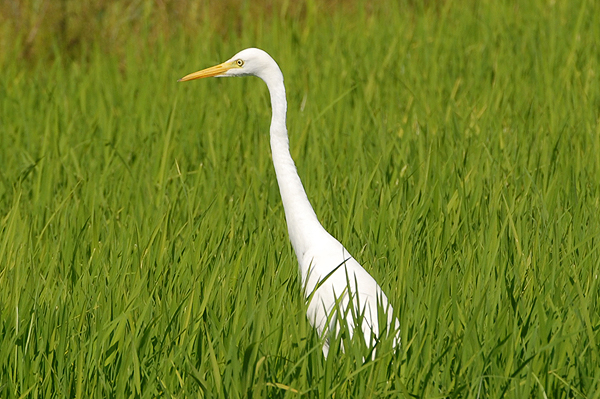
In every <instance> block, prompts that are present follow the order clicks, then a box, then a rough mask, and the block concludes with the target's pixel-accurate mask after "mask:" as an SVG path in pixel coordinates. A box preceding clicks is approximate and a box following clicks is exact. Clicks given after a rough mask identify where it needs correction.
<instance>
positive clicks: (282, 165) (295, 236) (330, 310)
mask: <svg viewBox="0 0 600 399" xmlns="http://www.w3.org/2000/svg"><path fill="white" fill-rule="evenodd" d="M233 76H256V77H258V78H260V79H262V80H263V81H264V82H265V83H266V85H267V88H268V91H269V94H270V99H271V112H272V114H271V126H270V144H271V157H272V160H273V166H274V168H275V175H276V178H277V183H278V186H279V191H280V194H281V200H282V204H283V209H284V212H285V219H286V222H287V227H288V234H289V239H290V241H291V244H292V247H293V248H294V252H295V253H296V257H297V258H298V267H299V271H300V276H301V280H302V290H303V291H304V292H303V294H304V297H305V299H306V302H307V311H306V314H307V317H308V321H309V323H310V324H311V325H312V326H313V327H314V328H315V329H316V330H317V334H318V335H319V337H321V338H322V339H323V346H322V351H323V354H324V356H325V357H327V356H328V353H329V349H330V342H331V340H332V338H333V337H335V334H337V333H339V331H340V322H343V320H345V321H346V323H347V326H348V330H347V331H348V332H349V335H350V338H351V337H352V335H353V334H355V333H356V331H359V328H360V331H362V336H363V339H364V340H365V343H366V345H367V347H369V348H371V349H372V356H373V357H374V356H375V345H376V344H377V342H378V341H379V340H380V338H382V336H383V335H384V334H386V335H389V334H393V347H394V348H397V347H398V346H399V343H400V334H399V332H400V326H399V321H398V319H397V317H396V316H395V315H394V310H393V308H392V306H391V304H390V303H389V301H388V298H387V296H386V295H385V293H384V292H383V290H382V289H381V287H380V286H379V284H377V282H376V281H375V279H374V278H373V277H372V276H371V275H370V274H369V273H368V272H367V271H366V270H365V269H364V268H363V267H362V266H361V265H360V264H359V263H358V262H357V261H356V260H355V259H354V257H352V255H350V253H349V252H348V250H346V248H345V247H344V246H343V245H342V244H341V243H340V242H339V241H338V240H337V239H335V238H334V237H333V236H332V235H331V234H329V233H328V232H327V231H326V230H325V228H324V227H323V226H322V225H321V223H320V222H319V220H318V218H317V215H316V214H315V211H314V210H313V207H312V206H311V204H310V202H309V199H308V196H307V194H306V191H305V189H304V186H303V185H302V181H301V180H300V176H299V175H298V172H297V170H296V165H295V163H294V160H293V159H292V156H291V154H290V145H289V138H288V132H287V126H286V114H287V100H286V91H285V85H284V81H283V80H284V79H283V73H282V72H281V69H280V68H279V65H278V64H277V62H276V61H275V60H274V59H273V58H272V57H271V56H270V55H269V54H268V53H267V52H265V51H263V50H261V49H258V48H247V49H245V50H242V51H240V52H238V53H237V54H235V55H234V56H233V57H231V58H230V59H228V60H227V61H225V62H223V63H221V64H218V65H215V66H212V67H210V68H206V69H202V70H200V71H198V72H194V73H190V74H188V75H186V76H184V77H183V78H181V79H179V82H186V81H190V80H194V79H201V78H207V77H233ZM380 319H381V320H380ZM380 326H383V328H381V327H380ZM341 349H342V350H344V343H342V346H341Z"/></svg>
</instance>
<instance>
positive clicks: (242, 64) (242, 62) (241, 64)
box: [235, 60, 244, 67]
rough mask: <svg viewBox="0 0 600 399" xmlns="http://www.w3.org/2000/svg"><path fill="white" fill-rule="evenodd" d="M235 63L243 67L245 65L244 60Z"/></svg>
mask: <svg viewBox="0 0 600 399" xmlns="http://www.w3.org/2000/svg"><path fill="white" fill-rule="evenodd" d="M235 64H236V65H237V66H239V67H243V66H244V60H237V61H236V62H235Z"/></svg>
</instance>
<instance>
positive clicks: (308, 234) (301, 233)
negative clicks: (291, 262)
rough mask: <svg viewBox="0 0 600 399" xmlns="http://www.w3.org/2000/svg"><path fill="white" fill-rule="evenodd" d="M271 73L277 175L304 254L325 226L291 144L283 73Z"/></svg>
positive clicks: (288, 217) (297, 245) (269, 84)
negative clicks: (319, 217)
mask: <svg viewBox="0 0 600 399" xmlns="http://www.w3.org/2000/svg"><path fill="white" fill-rule="evenodd" d="M277 72H278V73H271V74H270V76H269V77H268V78H266V79H265V78H263V80H264V81H265V83H266V84H267V87H268V88H269V93H270V95H271V107H272V112H273V115H272V118H271V153H272V157H273V166H274V167H275V174H276V175H277V183H278V184H279V191H280V193H281V201H282V203H283V208H284V210H285V218H286V220H287V225H288V232H289V235H290V241H291V242H292V245H293V247H294V251H295V252H296V256H297V257H298V259H299V260H300V258H301V257H302V256H303V255H304V253H305V252H306V250H307V248H308V246H309V245H310V243H311V242H313V241H314V240H317V239H319V236H320V234H321V233H325V234H327V233H326V232H325V229H324V228H323V227H322V226H321V224H320V223H319V220H318V219H317V215H316V214H315V212H314V210H313V208H312V206H311V205H310V202H309V201H308V197H307V196H306V191H304V186H303V185H302V182H301V181H300V177H299V176H298V171H297V170H296V165H295V164H294V160H293V159H292V156H291V155H290V145H289V139H288V134H287V128H286V111H287V101H286V98H285V86H284V84H283V74H282V73H281V71H280V70H279V68H277Z"/></svg>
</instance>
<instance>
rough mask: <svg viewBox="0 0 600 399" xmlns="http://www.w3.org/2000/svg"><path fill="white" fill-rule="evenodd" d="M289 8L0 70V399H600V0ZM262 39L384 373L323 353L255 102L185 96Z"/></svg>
mask: <svg viewBox="0 0 600 399" xmlns="http://www.w3.org/2000/svg"><path fill="white" fill-rule="evenodd" d="M305 4H308V5H311V4H312V7H313V8H312V11H310V10H311V9H310V8H307V9H308V10H309V11H307V12H306V13H305V14H303V18H299V19H291V18H288V19H285V18H284V19H280V18H277V17H267V16H266V14H265V16H261V14H260V13H258V14H257V16H254V17H253V19H252V20H250V21H248V20H246V23H244V24H242V25H241V26H242V28H241V31H240V32H239V35H229V36H227V38H226V39H222V38H221V37H220V36H219V35H215V34H213V33H212V32H213V31H212V30H211V29H213V28H212V27H211V26H210V25H206V26H204V25H199V26H198V27H197V29H198V32H197V36H196V37H189V36H185V35H184V34H183V33H181V34H179V35H178V34H173V35H171V36H170V37H169V38H168V39H165V40H156V42H155V43H154V44H153V45H152V46H147V45H145V43H147V42H145V40H146V39H145V36H144V34H145V33H144V32H143V31H142V32H141V33H140V32H138V33H137V35H133V36H132V37H130V38H128V39H123V43H124V44H123V46H125V47H124V48H125V49H126V51H122V52H116V53H111V52H110V51H107V50H106V47H104V45H103V44H101V43H98V44H95V43H93V42H91V43H90V45H89V49H88V50H86V51H84V52H81V53H79V55H78V53H74V54H73V53H69V54H67V53H64V52H63V50H60V46H57V47H56V49H57V50H56V52H55V54H54V56H53V58H54V60H53V62H51V63H48V62H46V61H44V62H39V63H35V62H30V61H28V62H25V61H23V60H21V61H18V60H15V61H14V62H6V67H5V68H3V70H2V72H1V76H2V77H1V81H0V92H1V94H0V98H1V99H2V100H1V103H0V104H1V107H2V108H1V111H0V112H1V115H2V117H1V120H2V121H1V124H0V161H1V163H2V168H1V170H0V179H1V181H0V182H1V184H0V231H1V234H0V287H1V289H0V336H1V337H2V339H1V342H0V378H1V380H0V396H1V397H3V398H10V397H15V398H18V397H52V396H72V397H84V396H95V397H125V396H132V397H156V396H172V397H206V398H212V397H223V398H224V397H227V398H231V397H298V396H304V397H331V396H335V397H360V398H365V397H398V396H400V397H402V396H403V397H472V398H480V397H481V398H482V397H495V398H500V397H514V398H523V397H552V398H559V397H576V398H579V397H586V398H587V397H589V398H592V397H598V392H600V386H599V384H600V371H599V370H600V367H598V366H599V364H600V359H599V356H600V353H599V346H598V340H599V339H600V336H599V333H598V329H599V327H600V315H599V309H598V295H599V292H598V291H599V290H598V273H599V270H600V253H599V248H600V246H599V240H600V220H599V219H600V216H599V215H600V189H599V188H600V183H599V181H600V178H599V176H600V174H599V173H600V124H599V117H600V116H599V109H600V83H599V78H598V76H599V75H598V74H599V71H600V69H599V58H600V55H599V54H600V49H599V48H598V40H597V38H598V37H600V20H599V19H600V10H599V9H598V5H597V4H596V3H595V2H592V1H574V2H542V1H533V2H529V3H527V4H512V3H506V2H486V1H484V2H479V3H477V4H473V3H471V2H468V1H465V2H446V3H443V4H441V6H439V7H437V6H436V7H420V6H418V5H414V4H409V3H400V4H396V3H393V4H392V3H390V4H385V6H383V5H382V6H380V7H371V8H367V11H364V10H365V7H363V5H361V3H358V6H357V7H356V8H355V9H353V10H354V11H352V12H348V11H345V12H339V13H337V12H335V10H334V12H328V13H320V12H319V11H320V10H319V8H318V4H319V3H310V2H307V3H305ZM307 7H308V6H307ZM231 12H232V13H233V12H234V11H231ZM242 12H243V10H242V11H241V12H240V15H243V14H241V13H242ZM99 40H100V39H99ZM15 43H16V44H15V46H18V45H19V44H18V43H19V42H18V41H17V42H15ZM251 45H252V46H258V47H262V48H264V49H266V50H267V51H269V52H270V53H271V54H272V55H273V56H274V57H275V58H276V59H277V61H278V62H279V64H280V66H281V67H282V69H283V72H284V74H285V77H286V84H287V91H288V101H289V121H288V128H289V130H290V140H291V146H292V153H293V156H294V158H295V159H296V161H297V166H298V169H299V173H300V176H301V177H302V179H303V182H304V184H305V187H306V190H307V192H308V195H309V198H310V199H311V201H312V204H313V206H314V208H315V210H316V212H317V214H318V215H319V217H320V220H321V221H322V223H323V224H324V226H325V227H326V228H327V229H328V230H329V231H330V232H331V233H332V234H333V235H335V236H336V237H338V238H339V239H340V240H341V241H342V242H343V243H344V244H345V246H346V247H347V248H348V249H349V250H350V251H351V252H352V253H353V255H354V256H355V257H356V258H357V259H358V260H359V261H360V262H361V263H362V264H363V265H364V267H365V268H366V269H367V270H368V271H369V272H370V273H371V274H373V276H374V277H375V278H376V279H377V281H378V282H379V283H380V285H381V286H382V287H383V288H384V290H385V291H386V293H387V294H388V297H389V299H390V301H391V303H392V304H393V305H394V307H395V309H396V311H397V313H398V317H399V319H400V323H401V326H402V331H401V338H402V346H401V349H400V351H399V352H398V353H393V351H392V350H391V346H390V342H388V341H389V340H388V341H386V340H384V341H382V343H381V348H380V349H378V355H377V357H376V359H375V360H373V361H371V360H368V361H366V362H363V361H362V359H365V358H366V359H369V357H368V356H367V357H365V348H361V345H360V340H355V341H354V343H355V345H350V346H348V348H347V350H346V351H345V352H342V351H340V349H339V348H340V342H339V340H338V341H335V342H333V344H332V349H331V351H330V356H329V357H328V358H327V359H325V358H324V357H323V356H322V353H321V342H320V340H319V338H318V337H317V336H316V334H315V332H314V331H313V329H312V328H311V327H310V325H309V323H308V321H307V320H306V317H305V305H304V301H303V298H302V296H301V294H300V288H301V287H300V286H301V284H300V281H299V278H298V272H297V266H296V260H295V256H294V254H293V251H292V249H291V247H290V245H289V243H288V238H287V231H286V226H285V220H284V215H283V210H282V206H281V202H280V198H279V193H278V188H277V185H276V182H275V177H274V172H273V169H272V166H271V161H270V152H269V138H268V134H267V132H268V124H269V120H270V109H269V105H268V93H267V91H266V88H265V87H264V85H263V84H262V83H261V82H260V81H259V80H258V79H221V80H218V79H214V80H206V81H199V82H192V83H189V84H177V83H176V80H177V79H178V78H180V77H181V76H183V75H185V74H186V73H189V72H192V71H194V70H197V69H199V68H201V67H205V66H209V65H212V64H214V63H217V62H220V61H222V60H224V59H226V58H227V57H229V56H231V55H232V54H234V53H235V52H236V51H237V50H239V49H241V48H244V47H248V46H251ZM65 54H67V55H65ZM342 335H344V332H343V331H342ZM346 335H347V333H346Z"/></svg>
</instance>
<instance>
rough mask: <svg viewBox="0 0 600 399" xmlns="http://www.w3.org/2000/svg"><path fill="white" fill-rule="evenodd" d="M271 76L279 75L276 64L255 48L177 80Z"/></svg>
mask: <svg viewBox="0 0 600 399" xmlns="http://www.w3.org/2000/svg"><path fill="white" fill-rule="evenodd" d="M273 74H278V75H280V74H281V71H280V70H279V67H278V66H277V63H276V62H275V61H274V60H273V58H271V56H270V55H269V54H267V53H266V52H265V51H263V50H260V49H257V48H247V49H245V50H242V51H240V52H239V53H237V54H236V55H234V56H233V57H231V58H230V59H228V60H227V61H225V62H223V63H222V64H219V65H215V66H213V67H210V68H206V69H203V70H201V71H198V72H194V73H190V74H189V75H186V76H184V77H183V78H181V79H179V82H186V81H188V80H194V79H200V78H208V77H213V76H214V77H217V78H223V77H229V76H245V75H254V76H258V77H259V78H261V79H263V80H265V81H266V80H267V79H268V78H269V76H271V75H273Z"/></svg>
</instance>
